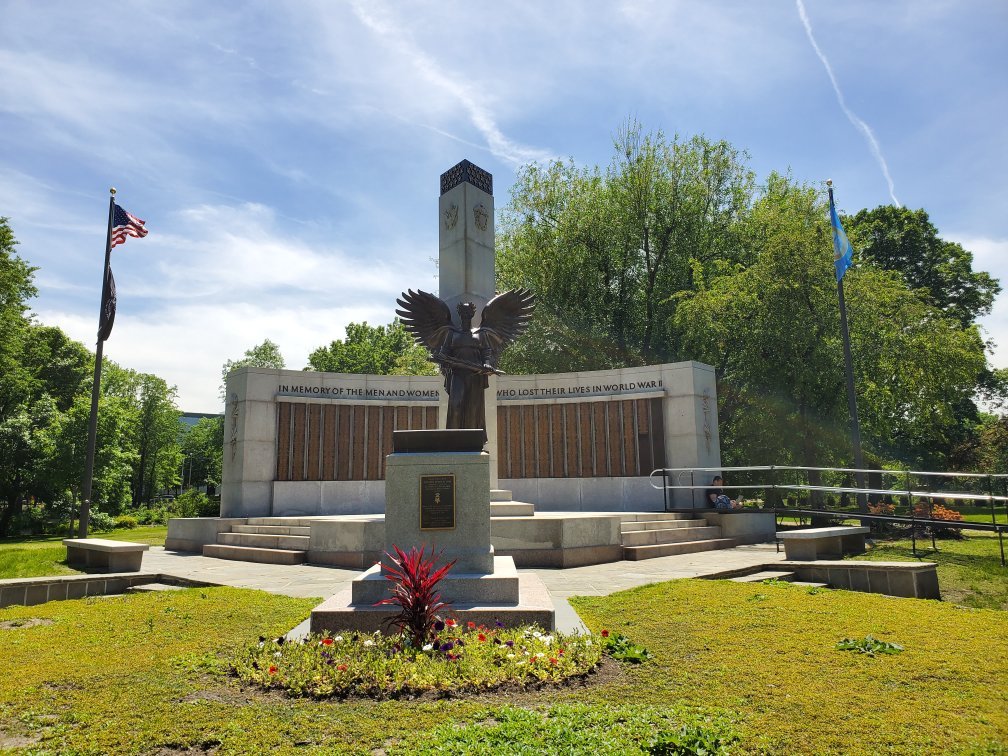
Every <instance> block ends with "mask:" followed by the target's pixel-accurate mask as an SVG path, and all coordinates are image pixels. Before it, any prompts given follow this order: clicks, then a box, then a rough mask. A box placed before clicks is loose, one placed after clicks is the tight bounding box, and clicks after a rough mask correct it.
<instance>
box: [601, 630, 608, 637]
mask: <svg viewBox="0 0 1008 756" xmlns="http://www.w3.org/2000/svg"><path fill="white" fill-rule="evenodd" d="M602 637H603V638H608V637H609V631H608V630H603V631H602Z"/></svg>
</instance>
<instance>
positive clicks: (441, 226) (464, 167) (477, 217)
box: [438, 160, 497, 488]
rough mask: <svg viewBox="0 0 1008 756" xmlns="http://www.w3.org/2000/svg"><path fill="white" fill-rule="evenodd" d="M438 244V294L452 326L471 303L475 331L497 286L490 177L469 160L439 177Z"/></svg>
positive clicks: (491, 425) (491, 391)
mask: <svg viewBox="0 0 1008 756" xmlns="http://www.w3.org/2000/svg"><path fill="white" fill-rule="evenodd" d="M438 241H439V245H438V246H439V253H438V296H439V297H441V299H443V300H444V301H445V302H447V303H448V306H449V307H450V308H451V312H452V318H453V319H454V321H455V322H456V323H458V313H457V312H455V306H456V305H457V304H458V303H459V302H472V303H473V304H474V305H476V316H475V317H474V318H473V327H474V328H475V327H477V326H478V325H479V323H480V319H481V317H482V315H483V307H484V305H486V303H487V302H488V301H490V299H491V298H492V297H493V295H494V292H495V286H496V274H495V271H494V200H493V176H491V175H490V174H489V173H488V172H487V171H485V170H483V169H482V168H480V167H478V166H476V165H473V164H472V163H470V162H469V161H468V160H463V161H462V162H461V163H459V164H458V165H456V166H455V167H453V168H450V169H448V170H447V171H445V172H444V173H442V174H441V199H440V200H439V202H438ZM496 384H497V381H496V380H495V379H493V378H491V379H490V387H489V388H488V389H487V391H486V397H485V399H486V424H487V451H488V452H489V453H490V486H491V488H496V487H497V392H496ZM443 418H444V415H443V414H442V423H443Z"/></svg>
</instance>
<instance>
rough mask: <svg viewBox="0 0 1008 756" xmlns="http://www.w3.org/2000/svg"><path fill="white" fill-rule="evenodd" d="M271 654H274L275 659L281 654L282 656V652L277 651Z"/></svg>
mask: <svg viewBox="0 0 1008 756" xmlns="http://www.w3.org/2000/svg"><path fill="white" fill-rule="evenodd" d="M273 656H275V657H276V658H277V659H279V658H280V657H281V656H283V654H281V653H280V652H279V651H277V652H276V653H275V654H273Z"/></svg>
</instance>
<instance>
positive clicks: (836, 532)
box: [777, 526, 868, 561]
mask: <svg viewBox="0 0 1008 756" xmlns="http://www.w3.org/2000/svg"><path fill="white" fill-rule="evenodd" d="M867 532H868V528H866V527H862V526H837V527H832V528H806V529H804V530H779V531H777V539H778V540H780V541H782V542H783V543H784V555H785V556H786V557H787V558H788V559H797V560H801V561H813V560H815V559H821V558H822V557H823V556H830V557H837V558H839V557H842V556H843V555H844V554H863V553H864V550H865V534H866V533H867Z"/></svg>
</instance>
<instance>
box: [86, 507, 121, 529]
mask: <svg viewBox="0 0 1008 756" xmlns="http://www.w3.org/2000/svg"><path fill="white" fill-rule="evenodd" d="M89 520H90V522H89V523H88V528H89V529H90V530H95V531H106V530H114V529H115V526H116V518H115V517H113V516H112V515H110V514H108V513H107V512H101V511H98V510H93V511H91V513H90V516H89Z"/></svg>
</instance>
